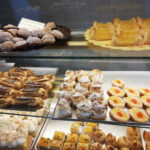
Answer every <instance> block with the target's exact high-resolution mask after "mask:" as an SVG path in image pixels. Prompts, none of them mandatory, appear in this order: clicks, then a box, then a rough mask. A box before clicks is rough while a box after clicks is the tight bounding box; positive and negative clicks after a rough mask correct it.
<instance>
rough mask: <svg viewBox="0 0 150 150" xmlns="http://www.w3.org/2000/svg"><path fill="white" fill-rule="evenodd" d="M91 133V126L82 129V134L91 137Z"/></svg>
mask: <svg viewBox="0 0 150 150" xmlns="http://www.w3.org/2000/svg"><path fill="white" fill-rule="evenodd" d="M93 131H94V128H93V127H91V126H85V127H84V129H83V134H88V135H91V134H92V132H93Z"/></svg>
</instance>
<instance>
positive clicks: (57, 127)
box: [33, 120, 148, 150]
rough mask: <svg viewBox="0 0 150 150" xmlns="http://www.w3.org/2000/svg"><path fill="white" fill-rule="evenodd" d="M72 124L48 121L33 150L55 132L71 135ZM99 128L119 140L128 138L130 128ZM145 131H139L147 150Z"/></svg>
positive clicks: (142, 129) (113, 126) (106, 126)
mask: <svg viewBox="0 0 150 150" xmlns="http://www.w3.org/2000/svg"><path fill="white" fill-rule="evenodd" d="M72 123H73V122H72V121H69V122H67V121H61V122H60V121H56V120H55V121H54V120H47V122H46V124H45V128H44V129H43V130H42V132H41V133H40V135H39V137H38V139H37V141H36V142H35V145H34V149H33V150H37V143H38V141H39V140H40V138H41V137H45V138H50V139H52V138H53V135H54V132H55V131H61V132H64V133H65V134H66V135H67V134H68V133H71V131H70V127H71V124H72ZM84 124H85V122H84ZM80 127H81V128H80V132H81V133H83V127H82V126H80ZM98 128H99V129H101V130H102V131H103V132H104V133H105V135H107V134H108V133H111V134H112V135H114V136H115V137H116V139H118V138H119V137H121V136H126V129H127V128H128V127H126V126H115V125H104V124H101V123H99V124H98ZM144 130H145V129H144V128H140V129H139V131H140V134H141V141H142V145H143V149H144V150H146V147H145V141H144V139H143V131H144ZM146 131H148V130H147V129H146ZM102 144H103V143H102ZM103 147H104V144H103Z"/></svg>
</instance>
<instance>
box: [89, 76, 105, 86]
mask: <svg viewBox="0 0 150 150" xmlns="http://www.w3.org/2000/svg"><path fill="white" fill-rule="evenodd" d="M91 80H92V84H103V75H96V76H93V77H91Z"/></svg>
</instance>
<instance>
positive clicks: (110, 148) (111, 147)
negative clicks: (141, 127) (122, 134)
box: [104, 145, 117, 150]
mask: <svg viewBox="0 0 150 150" xmlns="http://www.w3.org/2000/svg"><path fill="white" fill-rule="evenodd" d="M104 150H117V149H116V148H115V147H114V146H112V145H106V146H105V148H104Z"/></svg>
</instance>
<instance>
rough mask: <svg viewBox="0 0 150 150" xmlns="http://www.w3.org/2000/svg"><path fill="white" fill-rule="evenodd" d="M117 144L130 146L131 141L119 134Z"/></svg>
mask: <svg viewBox="0 0 150 150" xmlns="http://www.w3.org/2000/svg"><path fill="white" fill-rule="evenodd" d="M117 146H118V147H119V148H124V147H126V148H130V147H131V141H130V140H129V139H128V138H127V137H125V136H121V137H119V138H118V140H117Z"/></svg>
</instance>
